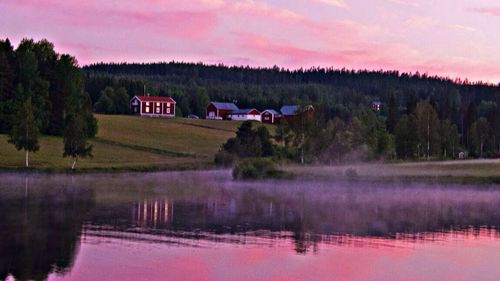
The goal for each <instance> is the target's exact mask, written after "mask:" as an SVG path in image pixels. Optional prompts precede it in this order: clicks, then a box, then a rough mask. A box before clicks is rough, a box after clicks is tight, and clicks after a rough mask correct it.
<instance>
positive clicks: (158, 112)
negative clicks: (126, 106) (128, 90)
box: [130, 96, 175, 117]
mask: <svg viewBox="0 0 500 281" xmlns="http://www.w3.org/2000/svg"><path fill="white" fill-rule="evenodd" d="M130 108H131V110H132V113H134V114H137V115H141V116H146V117H174V116H175V100H174V99H173V98H171V97H159V96H135V97H133V98H132V99H131V100H130Z"/></svg>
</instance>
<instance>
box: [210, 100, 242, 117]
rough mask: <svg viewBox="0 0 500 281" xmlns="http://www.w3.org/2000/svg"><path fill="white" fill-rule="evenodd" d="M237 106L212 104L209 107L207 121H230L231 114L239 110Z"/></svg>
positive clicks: (226, 103)
mask: <svg viewBox="0 0 500 281" xmlns="http://www.w3.org/2000/svg"><path fill="white" fill-rule="evenodd" d="M238 109H239V108H238V107H237V106H236V104H234V103H232V102H215V101H214V102H211V103H209V104H208V105H207V109H206V115H205V118H206V119H214V120H223V119H228V116H229V114H230V113H231V112H233V111H235V110H238Z"/></svg>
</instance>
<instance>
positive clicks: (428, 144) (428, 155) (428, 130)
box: [427, 113, 431, 161]
mask: <svg viewBox="0 0 500 281" xmlns="http://www.w3.org/2000/svg"><path fill="white" fill-rule="evenodd" d="M430 123H431V117H430V116H429V113H427V161H429V160H430V151H431V136H430V135H431V124H430Z"/></svg>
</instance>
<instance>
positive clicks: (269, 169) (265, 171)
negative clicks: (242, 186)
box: [233, 158, 284, 180]
mask: <svg viewBox="0 0 500 281" xmlns="http://www.w3.org/2000/svg"><path fill="white" fill-rule="evenodd" d="M283 176H284V173H283V172H282V171H280V170H278V169H277V168H276V165H275V163H274V162H273V161H272V160H271V159H269V158H247V159H244V160H242V161H241V162H239V163H238V164H237V165H236V166H235V167H234V168H233V178H234V179H242V180H249V179H252V180H255V179H267V178H280V177H283Z"/></svg>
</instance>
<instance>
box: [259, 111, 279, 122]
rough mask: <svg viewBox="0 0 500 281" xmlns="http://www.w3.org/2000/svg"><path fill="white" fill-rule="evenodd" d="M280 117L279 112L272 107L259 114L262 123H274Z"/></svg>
mask: <svg viewBox="0 0 500 281" xmlns="http://www.w3.org/2000/svg"><path fill="white" fill-rule="evenodd" d="M280 118H281V114H279V113H278V112H277V111H276V110H274V109H266V110H264V111H262V114H261V120H262V122H263V123H269V124H274V123H277V122H278V121H279V119H280Z"/></svg>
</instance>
